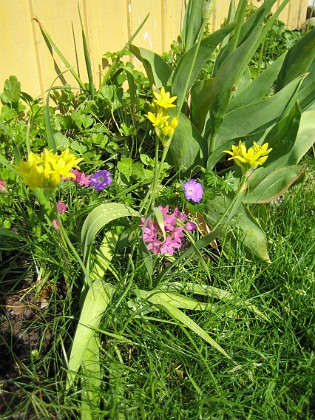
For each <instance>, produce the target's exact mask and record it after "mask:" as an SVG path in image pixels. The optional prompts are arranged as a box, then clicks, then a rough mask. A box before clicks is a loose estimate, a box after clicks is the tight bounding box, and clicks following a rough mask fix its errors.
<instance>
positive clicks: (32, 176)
mask: <svg viewBox="0 0 315 420" xmlns="http://www.w3.org/2000/svg"><path fill="white" fill-rule="evenodd" d="M81 160H82V159H81V158H79V159H77V158H76V157H75V156H74V155H72V154H71V153H69V150H68V149H66V150H64V151H63V152H62V153H61V154H60V155H57V154H54V153H52V152H50V151H49V150H45V151H44V152H43V153H42V154H41V155H39V154H35V153H32V152H30V154H29V156H28V159H27V161H26V162H25V161H21V162H20V164H19V165H18V166H17V170H18V173H19V175H20V176H21V177H22V181H23V183H24V184H26V185H28V186H29V187H30V188H46V189H54V188H55V187H56V186H57V185H58V184H59V182H60V180H61V178H62V177H65V178H75V175H74V174H73V173H72V172H70V170H71V169H72V168H78V167H79V166H78V163H79V162H81Z"/></svg>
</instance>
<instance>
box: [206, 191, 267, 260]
mask: <svg viewBox="0 0 315 420" xmlns="http://www.w3.org/2000/svg"><path fill="white" fill-rule="evenodd" d="M230 205H231V199H230V198H228V197H227V196H216V197H215V198H214V199H212V200H209V201H207V203H206V219H207V220H208V222H209V224H210V226H214V225H216V224H217V223H218V222H219V220H220V219H221V218H222V216H223V215H224V214H225V213H226V211H227V209H228V208H229V207H230ZM230 219H231V218H230ZM220 236H221V237H227V239H229V241H230V243H231V244H232V245H233V247H234V248H236V246H239V245H240V244H242V245H243V247H244V249H245V251H246V253H247V254H248V256H249V257H255V258H259V259H261V260H263V261H266V262H270V259H269V255H268V251H267V238H266V234H265V232H264V231H263V230H262V229H261V227H260V226H259V224H258V222H257V221H256V220H255V219H254V217H253V216H252V215H251V214H250V212H249V210H247V209H246V208H245V207H244V205H243V204H240V205H239V206H238V208H237V209H236V210H235V212H234V215H233V218H232V220H230V221H229V223H228V224H225V226H224V229H223V231H222V234H221V235H220Z"/></svg>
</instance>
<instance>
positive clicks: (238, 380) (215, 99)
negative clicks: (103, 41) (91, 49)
mask: <svg viewBox="0 0 315 420" xmlns="http://www.w3.org/2000/svg"><path fill="white" fill-rule="evenodd" d="M274 3H275V0H267V1H265V2H264V3H263V4H262V6H261V7H260V8H258V9H256V10H255V11H251V12H250V13H249V12H248V8H247V6H248V2H247V1H241V2H239V4H238V6H237V7H235V4H234V2H233V1H231V7H230V10H229V15H228V17H227V20H226V23H225V25H224V26H223V27H222V28H221V29H220V30H218V31H216V32H214V33H210V34H209V33H208V32H207V31H206V30H205V28H206V25H207V22H208V20H209V18H210V15H211V12H212V7H213V2H212V1H200V0H191V1H190V2H189V3H188V5H187V9H186V14H185V19H184V26H183V31H182V35H181V36H182V41H181V45H182V46H181V54H180V58H179V59H178V60H174V63H173V62H172V63H170V64H171V65H170V64H169V63H168V62H167V60H164V59H163V57H161V56H159V55H157V54H156V53H154V52H152V51H147V50H145V49H142V48H138V47H137V46H136V43H135V44H133V42H134V41H136V34H137V32H138V31H137V32H136V33H135V34H134V35H133V36H132V38H131V39H130V40H129V42H128V43H127V45H126V47H125V48H124V49H123V50H122V51H121V52H119V53H115V54H113V53H108V54H107V58H109V59H110V60H111V62H112V64H111V65H110V66H109V68H108V71H107V72H106V74H105V75H104V79H103V81H102V83H101V85H100V86H99V87H98V88H97V87H95V86H94V83H93V77H92V74H91V68H90V61H89V55H88V51H87V45H86V39H85V35H84V31H83V30H82V40H83V48H84V52H85V59H86V66H87V73H88V76H89V77H88V79H89V80H88V83H85V82H83V81H82V80H81V79H80V77H79V76H78V74H77V73H76V71H75V70H74V69H73V67H72V66H71V65H70V63H68V62H67V60H66V58H65V57H64V56H63V55H62V52H61V51H60V50H59V49H58V46H56V45H55V44H54V41H53V39H52V38H51V37H50V35H49V34H48V33H47V31H46V30H45V28H44V27H43V26H42V25H41V23H40V22H39V21H38V24H39V25H40V28H41V31H42V34H43V36H44V38H45V40H46V42H47V43H48V44H50V45H51V46H52V47H53V50H54V51H55V52H56V53H57V54H58V55H59V57H60V58H61V59H62V60H63V62H64V63H65V65H66V67H67V68H68V69H69V71H71V73H72V75H73V76H74V78H75V80H76V82H77V83H78V86H77V87H70V86H55V85H53V86H52V87H51V88H50V89H49V91H48V92H47V95H46V100H45V103H42V102H41V100H40V99H34V98H32V97H31V96H29V95H28V94H27V93H25V92H23V91H22V90H21V86H20V83H19V82H18V80H17V78H16V77H15V76H10V77H9V78H8V80H7V81H6V83H5V86H4V91H3V93H2V94H1V96H0V98H1V102H2V108H1V114H0V130H1V131H0V133H1V143H0V153H1V154H0V164H1V169H0V174H1V177H0V178H1V181H0V182H1V183H0V188H1V189H0V200H1V210H0V222H1V225H0V226H1V227H0V252H1V254H0V258H1V283H2V291H1V301H2V313H1V321H2V323H1V357H2V359H3V363H2V366H3V369H2V372H1V375H2V379H1V380H2V388H1V400H0V402H1V407H0V408H1V411H2V413H3V416H4V418H11V417H12V416H15V417H16V418H38V417H40V416H41V417H44V418H86V419H90V418H91V419H95V418H147V417H149V418H165V417H169V416H171V418H239V417H240V418H242V417H246V418H247V417H248V418H250V417H253V418H255V417H257V418H275V417H276V418H292V417H293V418H312V417H313V416H314V414H315V407H314V403H313V401H314V394H315V392H314V383H315V364H314V344H315V343H314V337H315V327H314V325H315V324H314V292H315V285H314V284H315V282H314V280H315V279H314V274H313V273H314V264H315V260H314V257H313V254H314V252H313V245H312V244H313V241H312V239H313V237H314V228H313V225H312V223H311V219H312V215H313V213H314V205H315V201H314V194H313V191H314V182H315V181H314V173H315V170H314V164H313V162H314V156H311V154H310V150H311V148H312V146H313V143H314V121H315V118H314V117H315V108H314V103H315V67H314V65H315V32H314V30H311V31H309V32H307V33H306V34H304V35H303V36H301V37H300V39H299V40H297V41H296V42H294V43H293V45H291V46H290V48H288V50H287V51H285V52H284V53H283V54H282V55H280V56H279V57H276V58H274V57H273V58H272V60H274V61H273V62H271V61H272V60H271V59H270V60H269V58H268V60H267V58H266V60H264V62H265V63H266V62H267V61H268V66H267V65H264V66H262V64H261V63H262V61H263V60H262V58H261V57H262V56H261V51H263V50H264V49H263V47H262V46H261V45H263V46H264V45H266V44H267V40H268V37H267V34H268V33H269V34H270V30H271V29H272V28H274V25H275V24H277V17H278V15H279V13H280V12H281V10H282V9H283V7H284V6H285V5H286V4H287V0H285V1H283V2H282V3H281V5H280V6H279V8H278V10H277V11H276V12H275V14H274V15H271V14H270V10H271V7H272V6H273V4H274ZM144 24H145V21H144V22H143V23H142V24H141V25H140V27H142V26H143V25H144ZM138 30H139V29H138ZM127 50H128V51H129V53H133V54H134V55H136V56H137V57H138V58H139V59H140V60H141V61H142V63H143V65H144V68H145V71H146V76H145V75H143V74H141V73H139V72H137V71H135V70H134V69H133V67H132V65H130V64H126V63H125V62H124V61H123V60H122V58H123V55H124V54H125V53H127ZM257 51H260V53H259V54H260V56H259V57H260V58H259V60H258V61H259V63H260V64H259V63H258V65H257V68H256V71H253V63H254V62H255V57H257V55H256V54H257ZM209 58H210V59H211V60H212V61H211V65H209ZM264 67H265V68H264ZM126 86H127V87H126ZM300 162H302V164H301V163H300ZM290 187H291V188H290ZM289 188H290V189H289Z"/></svg>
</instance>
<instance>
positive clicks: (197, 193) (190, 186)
mask: <svg viewBox="0 0 315 420" xmlns="http://www.w3.org/2000/svg"><path fill="white" fill-rule="evenodd" d="M183 187H184V192H185V197H186V199H187V200H191V201H193V202H194V203H199V201H201V199H202V196H203V188H202V185H201V184H200V183H199V182H197V181H196V180H195V179H191V180H190V181H187V182H185V183H184V185H183Z"/></svg>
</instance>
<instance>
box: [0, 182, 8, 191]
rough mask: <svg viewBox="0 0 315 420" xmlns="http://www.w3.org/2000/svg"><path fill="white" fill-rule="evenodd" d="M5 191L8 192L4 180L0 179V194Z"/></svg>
mask: <svg viewBox="0 0 315 420" xmlns="http://www.w3.org/2000/svg"><path fill="white" fill-rule="evenodd" d="M7 192H8V189H7V184H6V182H5V181H3V180H2V179H0V194H5V193H7Z"/></svg>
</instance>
